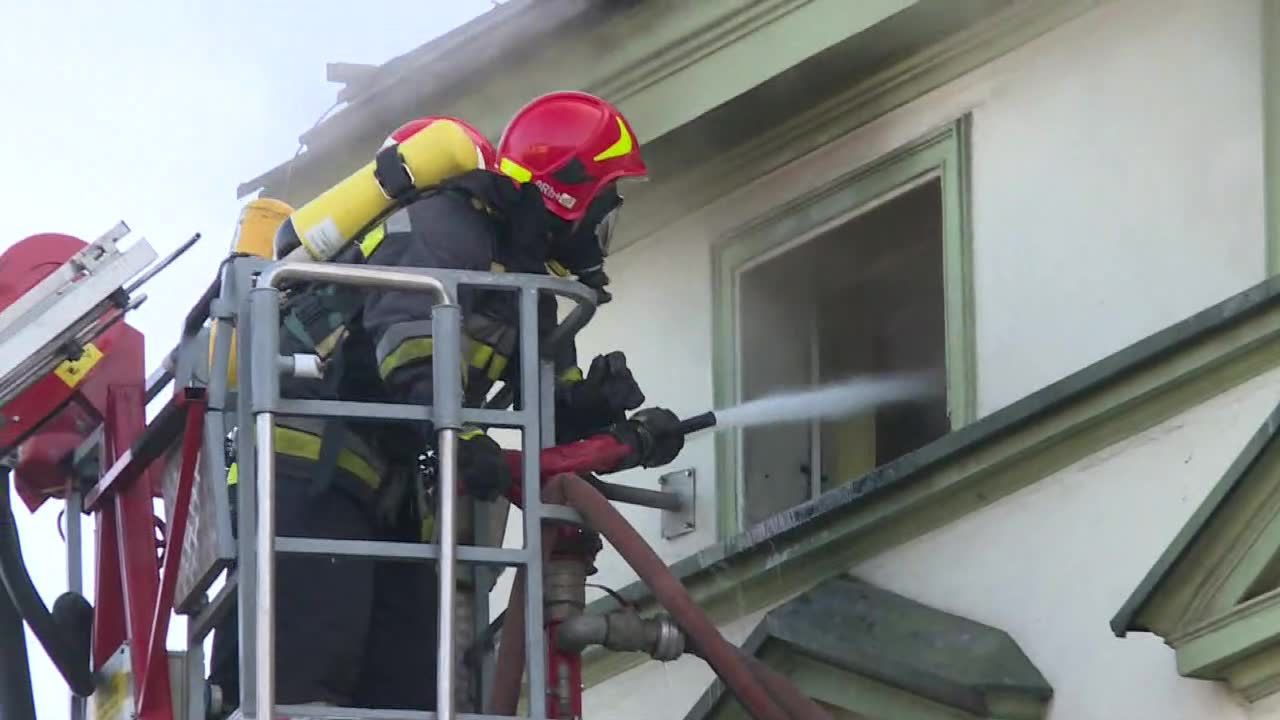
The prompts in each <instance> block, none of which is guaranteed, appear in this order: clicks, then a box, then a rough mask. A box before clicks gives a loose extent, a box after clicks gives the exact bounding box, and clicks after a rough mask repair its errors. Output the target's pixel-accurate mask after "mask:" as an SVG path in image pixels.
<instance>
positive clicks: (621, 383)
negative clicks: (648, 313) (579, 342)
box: [556, 352, 644, 442]
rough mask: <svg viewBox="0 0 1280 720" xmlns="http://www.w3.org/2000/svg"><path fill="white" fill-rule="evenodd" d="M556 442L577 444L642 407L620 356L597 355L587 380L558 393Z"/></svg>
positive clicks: (563, 386)
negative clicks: (574, 442) (629, 412)
mask: <svg viewBox="0 0 1280 720" xmlns="http://www.w3.org/2000/svg"><path fill="white" fill-rule="evenodd" d="M557 398H558V401H557V403H556V426H557V433H556V434H557V436H558V437H557V438H556V439H557V442H571V441H573V440H580V439H582V438H584V437H587V436H588V435H591V434H593V433H595V432H599V431H600V430H603V429H605V428H607V427H609V426H610V425H611V424H613V423H617V422H621V421H622V420H623V419H625V418H626V416H627V411H628V410H635V409H636V408H638V407H640V405H641V404H643V403H644V393H643V392H641V391H640V386H639V385H638V384H637V383H636V379H635V377H634V376H632V374H631V369H630V368H628V367H627V356H626V355H624V354H622V353H621V352H611V353H609V354H608V355H597V356H596V358H595V359H594V360H592V361H591V367H590V368H589V369H588V370H587V376H586V377H585V378H584V379H582V380H579V381H578V382H574V383H569V384H566V385H562V386H561V387H560V390H559V392H558V393H557Z"/></svg>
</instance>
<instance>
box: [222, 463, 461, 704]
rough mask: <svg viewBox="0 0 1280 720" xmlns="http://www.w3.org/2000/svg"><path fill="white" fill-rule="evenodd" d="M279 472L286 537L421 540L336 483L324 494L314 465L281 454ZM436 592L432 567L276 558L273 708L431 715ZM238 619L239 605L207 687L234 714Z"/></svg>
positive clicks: (280, 527)
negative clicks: (314, 706) (310, 706)
mask: <svg viewBox="0 0 1280 720" xmlns="http://www.w3.org/2000/svg"><path fill="white" fill-rule="evenodd" d="M276 472H277V480H276V493H277V495H276V497H277V500H276V507H277V513H276V532H277V534H278V535H280V536H292V537H306V538H330V539H343V540H389V541H409V542H412V541H417V540H418V538H419V534H418V533H419V531H420V530H419V527H417V526H416V525H414V526H412V527H408V525H410V524H411V523H403V524H404V525H406V527H395V528H387V527H380V523H378V522H376V521H375V519H374V514H373V512H372V511H371V509H370V508H369V507H368V503H367V502H366V501H364V500H362V499H359V498H357V497H356V496H355V495H354V494H352V493H350V492H348V491H346V490H344V489H342V488H341V487H340V484H339V483H329V484H328V486H326V487H324V488H322V489H319V490H317V489H316V487H315V484H314V477H315V476H316V473H315V467H314V463H310V462H307V461H303V460H299V459H297V458H292V457H288V456H283V455H277V457H276ZM237 489H238V488H237V487H232V488H231V490H232V491H233V501H232V503H231V507H232V508H233V517H234V508H235V507H236V503H235V502H234V491H235V490H237ZM232 527H235V523H234V522H233V524H232ZM436 587H437V584H436V573H435V568H434V566H432V565H429V564H426V563H420V562H390V561H375V560H368V559H363V558H332V559H331V558H326V557H322V556H306V555H280V556H278V557H277V561H276V703H277V704H280V705H293V704H304V703H313V702H324V703H329V704H333V705H340V706H345V707H365V708H381V709H399V710H434V709H435V664H436V600H437V595H436ZM237 620H238V618H237V612H236V609H235V608H233V609H232V610H231V611H230V612H228V614H227V616H226V617H225V618H224V619H223V620H222V621H221V623H220V624H219V625H218V626H217V627H216V629H215V632H214V640H213V652H212V655H211V658H210V665H211V674H210V682H211V683H213V684H215V685H217V686H219V688H220V689H221V690H222V694H223V698H224V704H225V705H227V706H229V707H227V709H228V710H230V709H233V708H234V707H236V706H238V704H239V703H238V701H239V698H240V691H239V685H240V683H239V675H238V659H239V658H238V653H239V643H238V638H237V625H238V622H237ZM250 652H251V651H250Z"/></svg>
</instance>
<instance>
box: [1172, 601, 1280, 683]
mask: <svg viewBox="0 0 1280 720" xmlns="http://www.w3.org/2000/svg"><path fill="white" fill-rule="evenodd" d="M1277 642H1280V591H1276V592H1272V593H1268V594H1267V595H1263V596H1262V597H1259V598H1256V599H1254V600H1251V601H1249V602H1247V603H1245V604H1243V605H1241V606H1240V607H1238V608H1236V609H1235V610H1232V611H1231V612H1229V613H1227V614H1225V615H1223V616H1221V617H1219V618H1216V619H1215V620H1213V621H1211V622H1209V623H1206V624H1205V625H1204V626H1202V627H1200V628H1198V629H1196V630H1195V631H1193V632H1191V633H1190V634H1188V635H1185V636H1181V637H1177V638H1173V639H1172V643H1173V644H1174V646H1175V648H1176V650H1177V657H1178V672H1179V673H1181V674H1183V675H1186V676H1189V677H1198V678H1205V679H1210V680H1218V679H1222V678H1223V674H1222V671H1223V668H1224V667H1225V666H1227V665H1229V664H1231V663H1233V662H1235V661H1237V660H1240V659H1243V658H1245V657H1247V656H1249V655H1251V654H1254V653H1257V652H1259V651H1261V650H1262V649H1263V648H1264V647H1266V646H1267V645H1271V644H1275V643H1277Z"/></svg>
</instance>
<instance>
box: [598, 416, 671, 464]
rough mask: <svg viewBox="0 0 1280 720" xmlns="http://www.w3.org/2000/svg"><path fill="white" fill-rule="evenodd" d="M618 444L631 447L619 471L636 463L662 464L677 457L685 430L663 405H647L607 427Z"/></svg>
mask: <svg viewBox="0 0 1280 720" xmlns="http://www.w3.org/2000/svg"><path fill="white" fill-rule="evenodd" d="M609 432H610V433H612V435H613V436H614V437H616V438H617V439H618V440H619V441H620V442H621V443H623V444H624V445H626V446H628V447H630V448H631V454H630V455H628V456H627V457H626V458H625V459H623V461H622V465H621V467H619V469H620V470H626V469H628V468H633V467H636V466H638V465H642V466H644V467H647V468H653V467H661V466H663V465H666V464H667V463H669V462H671V461H672V460H675V459H676V456H677V455H679V454H680V451H681V450H683V449H684V433H682V432H680V418H678V417H676V415H675V413H673V412H671V411H670V410H667V409H666V408H646V409H644V410H641V411H640V412H637V413H636V414H634V415H632V416H631V417H630V418H629V419H627V420H624V421H623V422H620V423H617V424H615V425H614V426H613V427H612V428H610V430H609Z"/></svg>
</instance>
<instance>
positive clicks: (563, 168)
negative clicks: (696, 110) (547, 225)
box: [498, 91, 648, 222]
mask: <svg viewBox="0 0 1280 720" xmlns="http://www.w3.org/2000/svg"><path fill="white" fill-rule="evenodd" d="M498 171H499V172H501V173H503V174H505V175H508V176H510V177H511V178H513V179H514V180H516V181H517V182H520V183H529V182H531V183H533V184H534V186H535V187H537V188H538V190H539V191H541V192H542V197H543V199H544V200H545V202H546V204H547V208H548V209H549V210H550V211H551V212H553V213H555V214H556V215H558V216H560V217H562V218H564V219H565V220H568V221H570V222H573V221H576V220H578V219H580V218H581V217H582V216H583V215H584V214H585V213H586V212H587V208H588V206H590V205H591V201H592V200H594V199H595V198H596V196H597V195H599V194H600V192H601V190H602V189H604V188H605V187H606V186H608V185H609V184H610V183H613V182H615V181H617V180H620V179H622V178H643V177H645V176H646V175H647V174H648V169H647V168H646V167H645V164H644V160H643V159H642V158H641V157H640V143H639V141H638V140H637V139H636V135H635V132H634V131H632V129H631V126H630V124H629V123H628V122H627V119H626V118H624V117H623V116H622V113H621V112H619V111H618V108H616V107H614V106H613V105H612V104H610V103H608V102H606V101H604V100H602V99H601V98H598V97H596V96H594V95H590V94H587V93H583V92H569V91H565V92H554V93H551V94H549V95H543V96H542V97H539V98H537V99H535V100H534V101H533V102H531V103H529V104H528V105H526V106H524V107H523V108H522V109H521V110H520V111H519V112H517V113H516V114H515V117H513V118H511V122H510V123H509V124H508V125H507V129H506V130H504V131H503V133H502V139H501V140H499V141H498Z"/></svg>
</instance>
